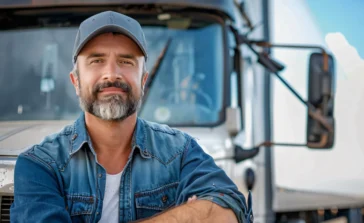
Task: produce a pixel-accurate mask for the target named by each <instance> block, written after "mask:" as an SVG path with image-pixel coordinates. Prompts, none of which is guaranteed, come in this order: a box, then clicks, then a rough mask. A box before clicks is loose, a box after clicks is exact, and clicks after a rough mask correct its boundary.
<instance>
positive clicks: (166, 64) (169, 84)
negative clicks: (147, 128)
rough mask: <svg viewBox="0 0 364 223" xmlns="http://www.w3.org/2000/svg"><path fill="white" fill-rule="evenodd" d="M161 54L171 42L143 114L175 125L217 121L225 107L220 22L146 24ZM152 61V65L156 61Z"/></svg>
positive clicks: (153, 48)
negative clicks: (190, 26)
mask: <svg viewBox="0 0 364 223" xmlns="http://www.w3.org/2000/svg"><path fill="white" fill-rule="evenodd" d="M144 30H145V33H146V37H147V38H148V37H149V36H152V35H153V33H154V35H156V36H158V37H159V38H158V40H156V42H153V41H152V42H151V43H150V44H149V46H150V49H149V51H150V52H153V53H154V55H152V58H155V59H156V58H158V56H159V54H160V52H161V51H163V49H164V47H165V45H166V44H167V41H168V40H170V41H171V42H170V45H169V47H168V50H167V51H166V54H165V56H164V58H163V61H162V62H161V64H160V67H159V70H158V72H157V74H156V77H155V80H154V81H153V85H152V87H151V89H150V90H149V94H148V97H147V98H146V99H147V100H146V101H145V102H144V106H143V109H142V111H141V113H140V116H141V117H143V118H145V119H147V120H151V121H156V122H159V123H168V124H171V125H186V124H213V123H216V122H217V121H218V119H219V114H220V110H221V109H222V108H221V107H222V80H223V78H222V77H223V75H222V68H223V59H222V53H221V52H223V49H222V31H221V27H220V26H219V25H218V24H209V25H206V26H204V27H201V28H198V29H193V30H192V29H190V30H170V29H165V28H155V27H154V28H149V27H145V28H144ZM154 63H155V60H154V61H150V62H149V64H148V65H153V64H154Z"/></svg>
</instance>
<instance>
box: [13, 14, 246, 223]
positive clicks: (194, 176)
mask: <svg viewBox="0 0 364 223" xmlns="http://www.w3.org/2000/svg"><path fill="white" fill-rule="evenodd" d="M147 56H148V55H147V51H146V42H145V39H144V34H143V31H142V29H141V26H140V24H139V23H138V22H137V21H135V20H134V19H132V18H130V17H127V16H125V15H122V14H119V13H116V12H110V11H107V12H103V13H99V14H97V15H94V16H92V17H90V18H88V19H87V20H85V21H84V22H83V23H82V24H81V25H80V27H79V31H78V33H77V36H76V40H75V46H74V53H73V63H74V69H73V71H72V72H71V74H70V79H71V81H72V83H73V85H74V87H75V90H76V94H77V95H78V97H79V100H80V106H81V108H82V109H83V111H84V112H83V113H82V115H81V116H80V118H79V119H78V120H76V121H75V123H74V124H73V125H70V126H66V127H65V128H64V129H63V130H62V131H61V132H59V133H57V134H54V135H51V136H49V137H47V138H46V139H45V140H44V141H43V142H41V143H40V144H38V145H34V146H32V147H31V148H30V149H28V150H27V151H26V152H24V153H22V154H21V155H20V156H19V158H18V160H17V163H16V168H15V180H14V181H15V182H14V185H15V192H14V196H15V201H14V203H13V205H12V207H11V222H52V223H53V222H110V223H112V222H132V221H135V220H139V221H140V222H145V223H148V222H250V219H251V217H252V213H251V212H252V211H251V207H250V209H249V210H248V208H247V206H246V202H245V198H244V196H243V195H242V194H241V193H240V192H239V191H238V189H237V187H236V186H235V185H234V184H233V182H232V181H231V180H230V179H229V178H228V177H227V176H226V175H225V173H224V171H223V170H221V169H220V168H218V167H217V166H216V165H215V163H214V162H213V159H212V158H211V157H210V156H208V155H207V154H205V153H204V152H203V150H202V149H201V147H200V146H199V145H198V143H197V142H196V141H195V140H194V139H193V138H192V137H191V136H189V135H187V134H186V133H183V132H181V131H178V130H176V129H172V128H169V127H168V126H165V125H159V124H156V123H151V122H147V121H145V120H142V119H140V118H138V117H137V110H138V108H139V106H140V104H141V101H142V96H143V90H144V85H145V83H146V80H147V78H148V73H147V71H146V68H145V63H146V60H147ZM249 200H250V199H249ZM249 203H250V202H249ZM249 206H251V205H249Z"/></svg>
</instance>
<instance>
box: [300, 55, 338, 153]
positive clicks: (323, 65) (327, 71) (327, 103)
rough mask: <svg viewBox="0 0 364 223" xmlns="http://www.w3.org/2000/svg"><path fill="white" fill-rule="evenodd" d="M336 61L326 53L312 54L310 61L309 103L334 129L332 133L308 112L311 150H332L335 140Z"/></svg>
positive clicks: (309, 145) (308, 137)
mask: <svg viewBox="0 0 364 223" xmlns="http://www.w3.org/2000/svg"><path fill="white" fill-rule="evenodd" d="M335 79H336V75H335V67H334V59H333V57H332V56H331V55H329V54H326V53H312V54H311V56H310V59H309V77H308V102H310V103H311V104H312V105H313V107H314V108H315V110H316V112H318V113H320V114H321V115H322V116H323V117H324V118H325V119H326V121H327V123H328V124H329V125H330V126H331V127H332V129H331V131H330V130H329V129H327V128H326V127H325V126H323V125H322V124H321V123H320V122H318V121H317V120H315V119H313V118H312V114H311V113H310V112H311V111H310V110H309V108H308V110H307V136H306V140H307V147H308V148H311V149H331V148H332V147H333V145H334V141H335V140H334V139H335V119H334V88H335Z"/></svg>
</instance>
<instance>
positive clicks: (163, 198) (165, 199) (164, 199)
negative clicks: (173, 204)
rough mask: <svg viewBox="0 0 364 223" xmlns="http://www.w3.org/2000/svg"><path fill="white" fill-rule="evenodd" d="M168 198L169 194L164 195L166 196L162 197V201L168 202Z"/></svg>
mask: <svg viewBox="0 0 364 223" xmlns="http://www.w3.org/2000/svg"><path fill="white" fill-rule="evenodd" d="M167 200H168V196H167V195H164V196H163V197H162V201H163V203H166V202H167Z"/></svg>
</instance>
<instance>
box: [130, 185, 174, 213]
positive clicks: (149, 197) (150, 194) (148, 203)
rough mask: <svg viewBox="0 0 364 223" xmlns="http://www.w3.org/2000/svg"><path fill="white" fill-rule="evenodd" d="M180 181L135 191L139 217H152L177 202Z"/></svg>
mask: <svg viewBox="0 0 364 223" xmlns="http://www.w3.org/2000/svg"><path fill="white" fill-rule="evenodd" d="M177 186H178V182H175V183H171V184H167V185H165V186H162V187H158V188H155V189H152V190H148V191H142V192H138V193H135V203H136V217H137V219H142V218H147V217H151V216H153V215H155V214H158V213H160V212H162V211H164V210H167V209H168V208H170V207H173V206H174V205H175V204H176V191H177Z"/></svg>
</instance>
